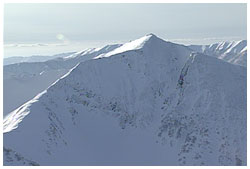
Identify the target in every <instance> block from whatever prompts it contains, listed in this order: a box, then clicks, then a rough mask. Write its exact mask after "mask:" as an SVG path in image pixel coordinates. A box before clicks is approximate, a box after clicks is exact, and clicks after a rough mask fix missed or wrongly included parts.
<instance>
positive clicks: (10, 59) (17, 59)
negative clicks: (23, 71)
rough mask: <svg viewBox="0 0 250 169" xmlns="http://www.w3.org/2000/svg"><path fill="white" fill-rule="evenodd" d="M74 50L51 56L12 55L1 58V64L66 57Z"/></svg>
mask: <svg viewBox="0 0 250 169" xmlns="http://www.w3.org/2000/svg"><path fill="white" fill-rule="evenodd" d="M74 53H75V52H68V53H60V54H56V55H52V56H42V55H34V56H30V57H22V56H14V57H8V58H4V59H3V65H10V64H15V63H21V62H45V61H47V60H51V59H55V58H59V57H67V56H70V55H72V54H74Z"/></svg>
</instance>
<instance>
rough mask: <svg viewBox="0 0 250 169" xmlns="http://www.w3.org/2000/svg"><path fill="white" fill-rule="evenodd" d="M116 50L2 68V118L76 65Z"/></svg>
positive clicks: (94, 51) (104, 48)
mask: <svg viewBox="0 0 250 169" xmlns="http://www.w3.org/2000/svg"><path fill="white" fill-rule="evenodd" d="M119 46H120V45H107V46H105V47H103V48H93V49H87V50H84V51H81V52H77V53H74V54H72V55H69V56H67V57H64V58H57V59H52V60H49V61H46V62H33V63H17V64H12V65H6V66H4V68H3V96H4V99H3V100H4V111H3V112H4V116H5V115H7V114H8V113H10V112H11V111H13V110H15V109H16V108H17V107H19V106H21V105H22V104H24V103H25V102H27V101H28V100H30V99H32V98H33V97H35V96H36V95H37V94H38V93H40V92H42V91H43V90H45V89H46V88H48V87H49V86H50V85H51V84H52V83H53V82H55V81H56V80H57V79H59V78H60V77H61V76H63V75H64V74H65V73H67V72H68V71H69V70H70V69H71V68H73V67H74V66H76V65H77V64H78V63H80V62H83V61H85V60H89V59H92V58H93V57H96V56H98V55H100V54H102V53H104V52H109V51H111V50H113V49H115V48H117V47H119Z"/></svg>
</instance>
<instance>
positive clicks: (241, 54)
mask: <svg viewBox="0 0 250 169" xmlns="http://www.w3.org/2000/svg"><path fill="white" fill-rule="evenodd" d="M188 47H189V48H190V49H192V50H194V51H197V52H200V53H204V54H206V55H209V56H215V57H217V58H219V59H222V60H224V61H227V62H229V63H233V64H238V65H242V66H246V65H247V41H246V40H240V41H231V42H220V43H214V44H211V45H190V46H188Z"/></svg>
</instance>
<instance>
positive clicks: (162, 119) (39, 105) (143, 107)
mask: <svg viewBox="0 0 250 169" xmlns="http://www.w3.org/2000/svg"><path fill="white" fill-rule="evenodd" d="M213 46H216V47H213ZM246 52H247V49H246V41H239V42H234V43H233V42H232V43H231V44H229V43H228V42H225V44H215V45H207V46H200V45H191V46H184V45H180V44H175V43H171V42H167V41H164V40H162V39H160V38H158V37H157V36H155V35H153V34H148V35H146V36H144V37H142V38H139V39H137V40H134V41H131V42H128V43H125V44H117V45H108V46H105V47H103V48H93V49H88V50H84V51H80V52H78V53H73V54H72V55H69V56H66V57H62V58H57V59H52V60H48V61H45V62H34V63H16V64H12V65H6V66H4V113H5V114H4V115H6V116H5V118H4V122H3V128H4V129H3V130H4V136H3V137H4V150H3V151H4V153H3V155H4V157H3V158H4V165H246V164H247V150H246V148H247V137H246V136H247V119H246V116H247V102H246V100H247V93H246V90H247V86H246V83H247V81H246V80H247V76H246V75H247V74H246V57H247V53H246ZM18 87H19V88H18ZM13 110H14V111H13ZM9 112H10V113H9Z"/></svg>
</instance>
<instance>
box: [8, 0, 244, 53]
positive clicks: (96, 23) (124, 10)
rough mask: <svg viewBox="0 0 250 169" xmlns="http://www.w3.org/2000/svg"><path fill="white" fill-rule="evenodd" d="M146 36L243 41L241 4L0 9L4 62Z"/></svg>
mask: <svg viewBox="0 0 250 169" xmlns="http://www.w3.org/2000/svg"><path fill="white" fill-rule="evenodd" d="M148 33H154V34H156V35H157V36H159V37H161V38H163V39H166V40H170V41H173V42H177V43H183V44H209V43H214V42H218V41H223V40H239V39H246V34H247V6H246V4H85V3H82V4H5V5H4V44H5V47H4V48H5V52H4V55H5V57H9V56H17V55H22V56H29V55H32V54H55V53H60V52H67V51H77V50H82V49H85V48H88V47H100V46H103V45H105V44H107V43H123V42H126V41H129V40H132V39H136V38H138V37H141V36H144V35H145V34H148Z"/></svg>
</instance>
